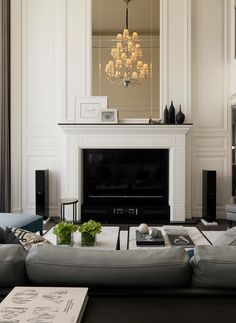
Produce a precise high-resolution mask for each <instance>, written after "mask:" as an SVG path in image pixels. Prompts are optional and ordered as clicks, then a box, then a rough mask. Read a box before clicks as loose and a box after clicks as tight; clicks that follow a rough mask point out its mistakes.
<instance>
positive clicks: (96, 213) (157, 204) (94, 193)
mask: <svg viewBox="0 0 236 323" xmlns="http://www.w3.org/2000/svg"><path fill="white" fill-rule="evenodd" d="M82 156H83V205H82V208H81V220H82V221H87V220H88V219H91V218H93V219H94V220H97V221H101V222H103V223H104V222H107V223H114V222H117V223H118V222H119V223H122V222H127V221H128V222H129V223H137V222H143V221H146V222H152V223H155V222H162V221H169V220H170V207H169V202H168V200H169V150H168V149H84V150H83V155H82Z"/></svg>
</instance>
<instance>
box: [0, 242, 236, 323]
mask: <svg viewBox="0 0 236 323" xmlns="http://www.w3.org/2000/svg"><path fill="white" fill-rule="evenodd" d="M17 285H34V286H36V285H37V286H75V287H76V286H88V287H90V300H89V303H88V306H87V308H86V312H85V317H84V321H83V322H93V323H95V322H111V321H112V322H126V320H123V321H119V320H118V318H116V317H114V318H113V320H111V318H109V319H108V317H107V316H106V315H105V316H106V319H107V320H106V319H105V316H104V317H101V316H102V315H103V314H102V313H103V311H102V310H101V309H102V308H103V307H104V311H105V312H107V311H108V312H109V311H111V309H112V308H113V309H114V310H115V307H116V306H118V305H119V304H120V306H121V307H122V306H124V308H120V310H125V311H126V312H127V313H128V314H127V315H128V317H129V320H128V318H127V322H132V321H133V318H132V317H133V315H134V313H133V312H134V311H135V310H134V309H133V310H132V311H131V309H132V308H133V307H132V306H134V304H139V303H140V302H141V301H142V302H143V304H146V305H145V306H146V308H145V311H147V310H148V311H149V312H150V311H151V309H150V308H149V306H150V304H153V307H152V309H153V322H157V321H155V319H154V318H155V315H156V314H155V313H156V312H155V311H156V310H157V309H158V306H159V309H158V310H157V311H163V310H164V308H165V307H166V306H167V305H168V304H169V305H168V306H170V304H171V306H174V308H175V310H177V314H176V315H177V316H178V315H179V313H178V308H181V307H182V309H184V311H183V313H184V315H187V313H188V312H189V310H190V309H191V311H192V310H193V309H192V307H191V306H193V307H194V306H196V305H197V304H200V305H199V306H200V307H199V306H198V307H199V308H198V311H199V310H200V313H202V315H209V314H210V311H209V312H208V310H207V308H205V306H206V304H208V303H209V301H211V302H210V304H211V306H213V305H214V307H211V311H212V309H213V308H214V311H216V312H217V310H221V313H222V311H223V312H224V311H225V315H229V313H230V311H231V310H230V309H231V307H230V304H231V303H232V313H233V311H234V306H233V304H235V303H236V292H235V291H236V249H235V247H233V246H196V247H195V254H194V256H193V257H192V258H191V260H190V258H189V256H188V254H187V253H186V252H185V250H184V249H183V248H181V247H176V248H170V247H167V248H162V249H160V250H119V251H112V250H110V251H102V250H92V249H91V250H84V249H81V248H71V247H60V246H46V245H41V246H34V247H33V248H32V249H31V250H30V251H29V252H26V251H25V250H24V249H23V247H22V246H20V245H0V287H1V288H0V291H1V293H2V296H4V293H7V292H8V291H9V289H11V288H12V287H14V286H17ZM200 296H201V297H200ZM203 299H205V301H206V300H207V301H206V303H204V302H203V304H202V305H201V302H202V300H203ZM112 300H113V305H110V306H111V307H110V306H109V304H110V302H112ZM124 300H125V302H124ZM135 300H136V303H135ZM147 300H149V302H148V303H147ZM181 300H182V301H181ZM199 300H201V301H199ZM225 300H227V302H226V301H225ZM191 301H192V303H191ZM165 302H166V303H165ZM207 302H208V303H207ZM212 302H213V303H212ZM219 302H220V307H219V308H218V307H217V304H218V303H219ZM190 303H191V304H190ZM128 304H130V306H128ZM132 304H133V305H132ZM160 304H162V305H160ZM187 304H188V306H187ZM222 304H223V305H224V306H225V308H224V306H223V305H222ZM177 305H178V306H179V307H177ZM140 306H141V305H140ZM163 306H164V307H163ZM201 306H203V309H202V310H201ZM97 307H98V308H97ZM134 308H135V309H136V311H139V312H140V313H139V315H138V317H139V318H138V320H137V318H136V319H135V322H139V321H140V322H149V323H150V322H152V319H151V318H150V317H151V316H149V318H148V319H147V320H145V317H143V315H144V313H145V311H144V312H143V309H144V308H143V309H142V308H141V307H140V308H139V306H135V307H134ZM117 310H119V308H118V309H117ZM173 310H174V309H173ZM196 310H197V307H196ZM129 311H130V312H129ZM105 312H104V313H105ZM167 312H168V311H167ZM204 313H205V314H204ZM93 314H94V316H93ZM149 314H150V315H152V311H151V312H150V313H149ZM154 314H155V315H154ZM170 314H171V312H169V313H168V315H170ZM91 315H92V317H91ZM166 315H167V313H166ZM136 316H137V315H136ZM221 318H222V317H221ZM139 319H140V320H139ZM184 319H186V318H184ZM193 319H194V316H193V317H192V320H191V319H189V318H188V322H195V321H194V320H193ZM198 319H199V315H198ZM219 319H220V316H219V315H216V318H215V321H214V323H216V322H218V320H219ZM234 319H235V318H234ZM109 320H110V321H109ZM181 320H182V318H181ZM172 321H173V320H172V319H171V318H170V319H168V320H166V321H165V320H164V319H163V318H162V320H161V322H172ZM177 322H178V320H177ZM198 322H199V320H198ZM203 322H204V321H203ZM208 322H209V321H208ZM212 322H213V321H212ZM219 322H220V321H219ZM225 322H226V321H225ZM227 322H231V321H230V318H229V317H228V318H227Z"/></svg>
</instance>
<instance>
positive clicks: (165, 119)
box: [164, 105, 169, 124]
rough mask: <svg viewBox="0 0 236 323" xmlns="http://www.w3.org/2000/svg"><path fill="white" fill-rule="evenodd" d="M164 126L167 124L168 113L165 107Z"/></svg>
mask: <svg viewBox="0 0 236 323" xmlns="http://www.w3.org/2000/svg"><path fill="white" fill-rule="evenodd" d="M164 124H169V111H168V108H167V105H166V107H165V110H164Z"/></svg>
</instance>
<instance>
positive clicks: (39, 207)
mask: <svg viewBox="0 0 236 323" xmlns="http://www.w3.org/2000/svg"><path fill="white" fill-rule="evenodd" d="M35 202H36V208H35V209H36V214H37V215H41V216H42V217H43V219H47V218H48V217H49V171H48V169H44V170H36V171H35Z"/></svg>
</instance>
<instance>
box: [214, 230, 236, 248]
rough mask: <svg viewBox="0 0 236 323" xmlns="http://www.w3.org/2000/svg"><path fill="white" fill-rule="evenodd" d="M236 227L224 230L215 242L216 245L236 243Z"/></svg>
mask: <svg viewBox="0 0 236 323" xmlns="http://www.w3.org/2000/svg"><path fill="white" fill-rule="evenodd" d="M235 240H236V227H233V228H231V229H229V230H227V231H225V232H223V233H222V234H221V235H220V236H219V237H218V238H217V239H216V241H215V242H214V245H228V246H230V245H235Z"/></svg>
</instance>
